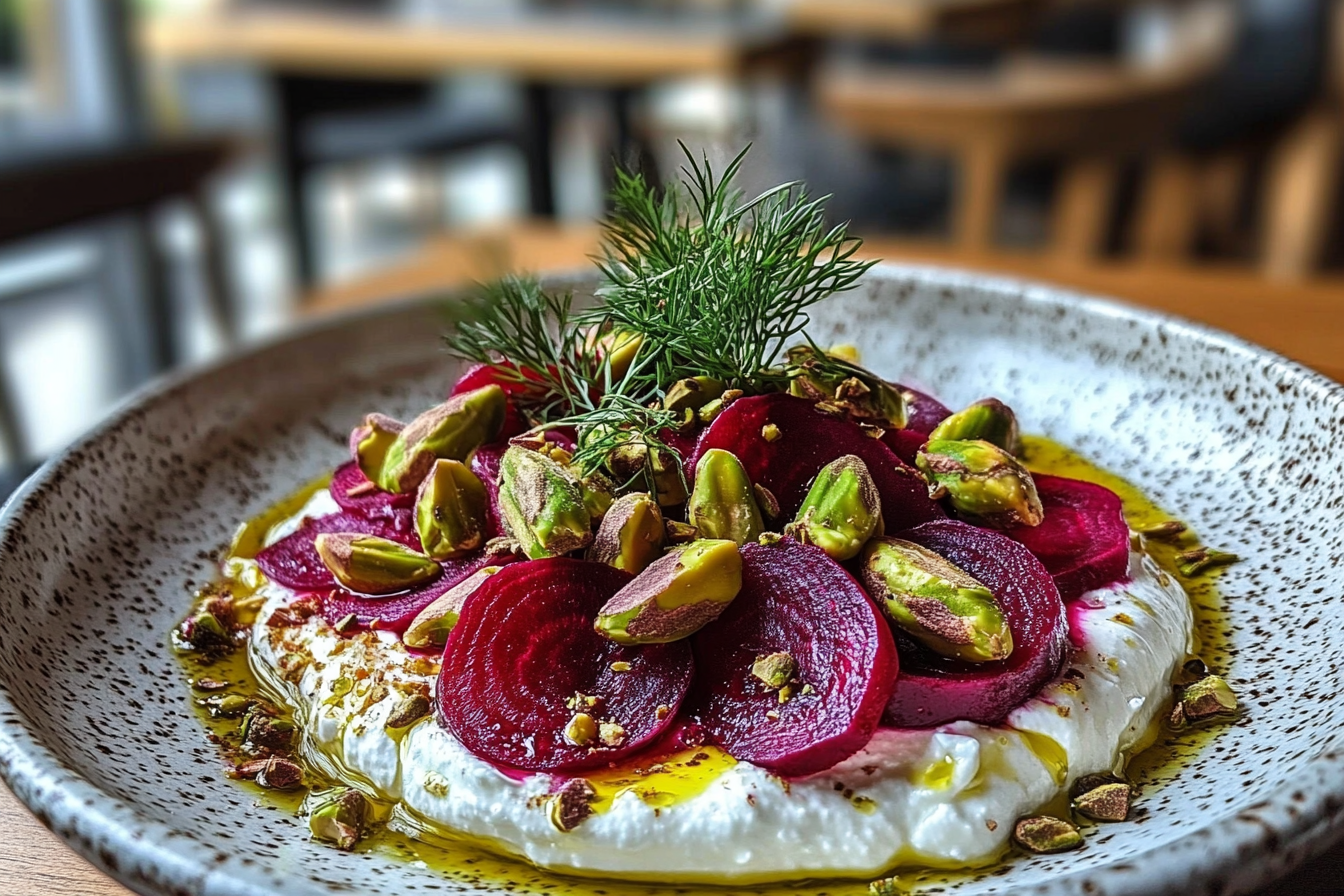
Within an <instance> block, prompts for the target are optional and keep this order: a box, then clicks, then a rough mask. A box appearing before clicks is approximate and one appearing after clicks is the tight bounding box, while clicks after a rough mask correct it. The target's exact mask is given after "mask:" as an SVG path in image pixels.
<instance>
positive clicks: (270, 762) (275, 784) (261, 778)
mask: <svg viewBox="0 0 1344 896" xmlns="http://www.w3.org/2000/svg"><path fill="white" fill-rule="evenodd" d="M255 777H256V782H257V783H258V784H260V785H261V786H262V787H265V788H266V789H267V790H293V789H294V788H295V787H301V786H302V785H303V768H302V767H300V766H299V764H298V763H297V762H294V761H292V760H290V759H285V758H284V757H282V756H271V757H270V758H268V759H266V760H265V762H263V763H262V766H261V768H259V769H258V770H257V774H256V776H255Z"/></svg>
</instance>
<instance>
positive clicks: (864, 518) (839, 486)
mask: <svg viewBox="0 0 1344 896" xmlns="http://www.w3.org/2000/svg"><path fill="white" fill-rule="evenodd" d="M881 528H882V502H881V498H880V497H879V496H878V492H877V485H876V484H875V483H874V482H873V477H872V476H871V475H870V474H869V472H868V465H867V464H865V463H864V462H863V461H862V460H861V459H860V458H858V457H857V456H855V455H853V454H846V455H845V456H844V457H839V458H836V459H835V460H833V461H831V462H830V463H829V464H827V465H826V466H824V467H822V468H821V470H820V472H818V473H817V478H816V479H814V480H813V482H812V488H811V489H809V490H808V493H807V497H806V498H804V499H803V504H802V506H801V507H799V508H798V515H797V516H796V517H795V518H794V521H793V522H792V523H790V524H789V525H788V526H786V527H785V529H784V532H785V534H786V535H791V536H793V537H794V538H797V539H798V540H799V541H801V542H803V543H804V544H814V545H816V546H817V547H819V548H821V549H822V550H823V551H825V552H826V553H827V555H829V556H830V557H831V558H832V559H834V560H841V561H843V560H848V559H850V558H851V557H854V556H856V555H857V554H858V553H859V551H861V550H863V546H864V544H865V543H867V541H868V539H870V538H872V537H873V533H875V532H877V531H878V530H880V529H881Z"/></svg>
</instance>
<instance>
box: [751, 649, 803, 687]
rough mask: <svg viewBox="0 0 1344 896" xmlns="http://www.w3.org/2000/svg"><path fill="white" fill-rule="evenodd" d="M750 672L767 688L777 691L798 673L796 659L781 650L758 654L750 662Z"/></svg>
mask: <svg viewBox="0 0 1344 896" xmlns="http://www.w3.org/2000/svg"><path fill="white" fill-rule="evenodd" d="M751 674H752V676H753V677H754V678H756V679H757V680H758V681H760V683H761V684H763V685H765V687H766V688H767V689H769V690H772V691H777V690H779V689H780V688H783V687H785V686H786V685H788V683H789V682H791V681H793V677H794V676H795V675H797V674H798V661H797V660H795V659H794V658H793V655H792V654H790V653H785V652H782V651H781V652H778V653H770V654H766V655H765V656H758V657H756V661H755V662H753V663H752V664H751Z"/></svg>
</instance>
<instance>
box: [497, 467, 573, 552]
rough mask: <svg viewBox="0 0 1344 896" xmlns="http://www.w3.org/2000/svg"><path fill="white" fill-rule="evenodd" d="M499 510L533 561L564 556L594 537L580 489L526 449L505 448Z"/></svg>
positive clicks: (563, 472)
mask: <svg viewBox="0 0 1344 896" xmlns="http://www.w3.org/2000/svg"><path fill="white" fill-rule="evenodd" d="M499 510H500V516H501V517H503V522H504V527H505V528H506V529H508V531H509V535H511V536H512V537H513V538H514V539H516V540H517V541H518V543H519V544H520V545H521V546H522V550H523V552H524V553H525V554H527V556H528V557H530V558H532V559H533V560H539V559H542V558H544V557H558V556H560V555H561V554H568V553H569V552H570V551H574V550H578V549H579V548H581V547H584V546H585V545H587V544H588V543H589V542H590V541H592V538H593V533H592V531H591V530H590V526H591V524H592V516H591V515H590V514H589V513H588V508H587V506H585V504H584V502H583V489H582V487H581V486H580V485H579V483H578V482H577V481H576V480H575V479H574V477H573V476H571V475H570V473H569V472H568V471H567V470H566V469H565V468H564V467H562V466H560V464H558V463H556V462H555V461H553V460H551V459H550V458H549V457H545V456H543V455H541V454H538V453H537V452H535V451H528V450H527V449H526V448H519V447H517V446H510V447H509V448H508V450H506V451H505V452H504V457H503V458H502V459H501V461H500V465H499Z"/></svg>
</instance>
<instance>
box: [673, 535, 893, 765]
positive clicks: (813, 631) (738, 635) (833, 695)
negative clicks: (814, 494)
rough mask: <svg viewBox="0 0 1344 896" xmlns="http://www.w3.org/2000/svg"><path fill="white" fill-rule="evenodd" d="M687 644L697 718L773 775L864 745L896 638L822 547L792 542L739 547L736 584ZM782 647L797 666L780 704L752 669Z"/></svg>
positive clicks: (878, 713)
mask: <svg viewBox="0 0 1344 896" xmlns="http://www.w3.org/2000/svg"><path fill="white" fill-rule="evenodd" d="M694 641H695V662H696V669H697V675H696V691H695V697H694V699H693V707H694V713H695V715H696V716H697V717H698V718H699V720H700V724H701V725H702V726H704V728H705V730H706V731H707V732H709V734H710V736H711V737H712V738H713V739H714V740H715V742H717V743H718V744H720V745H721V746H722V747H723V748H724V749H725V750H727V751H728V752H729V753H731V754H732V755H733V756H735V757H737V758H738V759H743V760H746V761H747V762H751V763H754V764H756V765H759V766H762V767H764V768H767V769H769V770H770V771H772V772H775V773H776V774H780V775H789V776H794V777H796V776H802V775H810V774H813V773H815V772H819V771H822V770H824V769H828V768H830V767H831V766H833V765H835V764H836V763H837V762H839V761H841V760H842V759H845V758H846V757H848V756H851V755H853V754H854V753H856V752H857V751H858V750H860V749H862V748H863V746H864V745H865V744H867V743H868V740H869V739H870V738H871V737H872V736H873V731H875V730H876V729H877V726H878V723H879V722H880V721H881V719H882V711H883V709H884V707H885V706H886V705H887V701H888V699H889V698H890V696H891V692H892V685H893V684H895V682H896V680H897V676H896V671H897V665H898V659H897V655H896V645H895V643H894V642H893V641H892V637H891V630H890V629H889V628H888V626H887V623H886V621H885V620H884V619H883V618H882V615H881V613H880V612H879V611H878V609H877V608H876V607H875V606H874V605H873V602H872V601H871V600H869V599H868V596H867V595H866V594H865V593H864V591H863V589H862V588H860V587H859V584H858V583H857V582H855V581H854V579H853V578H851V577H850V575H849V573H847V572H845V570H844V569H843V568H842V567H841V566H840V565H839V564H838V563H836V562H835V561H834V560H832V559H831V558H830V557H828V556H826V554H825V553H824V552H823V551H822V550H821V549H820V548H816V547H811V546H806V545H801V544H799V543H797V542H796V541H793V540H792V539H785V540H784V541H781V542H780V543H778V544H775V545H770V546H763V545H759V544H747V545H745V546H744V547H743V548H742V590H741V591H740V592H739V593H738V595H737V597H736V598H734V599H733V602H732V603H731V604H729V605H728V609H726V610H724V612H723V615H722V616H720V617H719V618H718V619H717V620H716V621H715V622H712V623H710V624H709V625H707V626H705V628H703V629H701V630H700V632H699V633H697V634H696V635H695V638H694ZM780 651H783V652H786V653H788V654H789V655H790V656H792V657H793V658H794V660H795V662H797V664H798V675H797V684H796V685H795V686H794V693H793V696H792V697H790V698H789V699H788V700H787V701H786V702H784V703H780V702H779V696H778V693H777V692H775V691H771V690H767V689H766V688H765V687H764V686H763V685H762V684H761V682H760V681H758V680H757V679H756V678H755V677H753V676H752V674H751V666H752V663H753V662H755V660H756V658H757V657H760V656H767V655H769V654H772V653H777V652H780ZM804 685H810V686H811V687H812V690H813V692H809V693H802V690H803V686H804ZM767 712H775V713H778V714H779V718H778V719H772V718H770V717H769V716H767V715H766V713H767Z"/></svg>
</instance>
